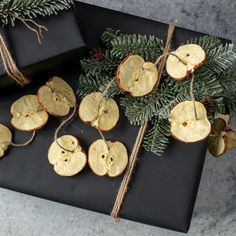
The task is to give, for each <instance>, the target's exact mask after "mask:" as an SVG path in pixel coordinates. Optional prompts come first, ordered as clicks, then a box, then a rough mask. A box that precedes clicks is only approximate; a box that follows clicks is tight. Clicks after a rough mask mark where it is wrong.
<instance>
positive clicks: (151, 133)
mask: <svg viewBox="0 0 236 236" xmlns="http://www.w3.org/2000/svg"><path fill="white" fill-rule="evenodd" d="M170 135H171V134H170V124H169V123H168V121H167V120H166V119H159V118H155V119H153V121H152V122H151V128H150V129H149V130H148V132H147V134H146V136H145V137H144V140H143V147H144V148H145V149H146V151H149V152H152V153H154V154H156V155H158V156H161V155H162V154H163V150H165V149H166V148H167V146H168V144H169V142H170Z"/></svg>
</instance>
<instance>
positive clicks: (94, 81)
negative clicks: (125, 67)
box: [77, 75, 121, 97]
mask: <svg viewBox="0 0 236 236" xmlns="http://www.w3.org/2000/svg"><path fill="white" fill-rule="evenodd" d="M111 81H112V82H111ZM110 82H111V84H110V88H109V89H108V90H107V92H106V94H105V96H106V97H114V96H115V95H118V94H120V93H121V91H120V90H119V88H118V86H117V84H116V82H115V80H114V78H112V77H109V76H104V75H102V76H100V75H94V76H92V75H81V76H80V78H79V81H78V84H77V95H78V96H80V97H84V96H86V95H88V94H90V93H92V92H101V93H103V92H104V91H105V89H106V87H107V86H108V84H109V83H110Z"/></svg>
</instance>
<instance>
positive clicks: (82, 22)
mask: <svg viewBox="0 0 236 236" xmlns="http://www.w3.org/2000/svg"><path fill="white" fill-rule="evenodd" d="M77 9H78V20H79V26H80V29H81V33H82V36H83V38H84V39H85V43H86V44H87V45H88V46H89V47H97V46H99V44H100V35H101V33H102V32H103V31H104V30H105V28H107V27H112V28H115V29H120V30H122V31H123V32H128V33H141V34H154V35H157V36H158V37H160V38H163V39H165V38H166V34H167V25H166V24H162V23H158V22H155V21H151V20H146V19H143V18H139V17H135V16H130V15H127V14H123V13H119V12H115V11H111V10H106V9H103V8H99V7H96V6H91V5H88V4H84V3H79V2H78V3H77ZM200 35H201V34H200V33H197V32H193V31H189V30H186V29H182V28H176V31H175V34H174V37H173V47H175V46H177V45H178V44H180V43H181V42H184V41H185V40H187V39H189V38H193V37H198V36H200ZM79 73H80V72H79V69H78V68H76V67H71V68H64V69H62V70H60V71H59V70H58V71H57V75H59V76H61V77H62V78H64V79H65V80H67V81H68V82H69V83H71V85H72V86H74V87H75V85H76V80H77V79H78V77H79ZM38 83H39V84H40V83H41V82H40V81H38ZM37 88H38V84H33V85H31V86H29V87H27V88H25V89H24V90H22V89H21V90H18V92H16V93H14V94H13V93H11V94H8V95H7V96H1V97H0V114H1V117H0V122H2V123H5V124H7V125H8V126H9V127H10V119H11V116H10V114H9V109H10V105H11V104H12V102H13V101H14V100H16V99H17V98H19V97H20V96H22V95H24V94H33V93H36V91H37ZM120 111H121V118H120V120H119V123H118V125H117V127H116V128H115V129H114V130H113V131H111V132H109V133H106V134H105V137H106V138H107V139H112V140H119V141H122V142H123V143H124V144H126V146H127V148H128V150H129V152H130V151H131V149H132V146H133V144H134V141H135V138H136V135H137V132H138V127H135V126H131V125H130V124H129V122H128V121H127V119H126V118H125V116H124V110H123V109H122V108H120ZM59 123H60V119H58V118H53V117H50V119H49V122H48V124H47V125H46V126H45V127H44V128H43V129H42V130H40V131H39V132H38V134H37V137H36V139H35V141H34V143H33V144H32V145H30V146H29V147H26V148H18V149H11V150H10V151H9V154H8V155H7V156H6V157H4V158H2V159H1V160H0V186H1V187H3V188H8V189H11V190H15V191H19V192H23V193H26V194H30V195H33V196H37V197H40V198H45V199H48V200H52V201H57V202H60V203H65V204H69V205H72V206H76V207H79V208H84V209H88V210H91V211H96V212H100V213H104V214H110V212H111V210H112V207H113V204H114V201H115V197H116V194H117V192H118V189H119V186H120V182H121V180H122V176H120V177H118V178H108V177H98V176H95V175H94V174H93V173H92V171H91V170H90V169H89V167H88V166H87V167H86V168H85V169H84V170H83V171H82V172H81V173H80V174H79V175H77V176H74V177H70V178H66V177H60V176H58V175H56V174H55V173H54V171H53V167H52V166H51V165H50V164H49V162H48V160H47V151H48V148H49V146H50V144H51V142H52V140H53V135H54V131H55V128H56V127H57V126H58V125H59ZM12 131H13V130H12ZM13 133H14V134H15V137H16V141H17V140H18V141H19V140H21V141H22V140H23V139H27V137H28V136H29V134H24V133H21V132H15V131H13ZM61 134H72V135H75V136H77V137H78V138H79V139H80V141H81V144H82V146H83V147H84V148H85V150H88V147H89V145H90V144H91V143H92V142H93V141H94V140H96V139H98V138H100V136H99V134H98V132H97V131H96V130H95V129H94V128H92V127H90V126H88V125H86V124H84V123H82V122H81V121H80V120H79V118H78V117H75V118H74V120H73V123H71V124H70V125H67V127H66V128H65V129H64V131H63V132H61ZM205 153H206V143H205V142H204V141H203V142H198V143H195V144H184V143H180V142H178V141H175V140H171V143H170V145H169V147H168V149H167V150H166V152H165V154H164V155H163V156H162V157H161V158H160V157H157V156H155V155H153V154H151V153H149V152H146V151H144V150H143V149H142V150H141V151H140V153H139V160H138V162H137V165H136V168H135V172H134V173H133V176H132V181H131V184H130V187H129V190H128V192H127V195H126V198H125V202H124V204H123V207H122V209H121V212H120V216H121V218H125V219H129V220H133V221H137V222H141V223H145V224H149V225H154V226H160V227H164V228H168V229H172V230H177V231H181V232H187V231H188V228H189V225H190V221H191V217H192V212H193V207H194V203H195V199H196V195H197V191H198V186H199V181H200V177H201V173H202V168H203V164H204V159H205Z"/></svg>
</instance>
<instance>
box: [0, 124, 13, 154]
mask: <svg viewBox="0 0 236 236" xmlns="http://www.w3.org/2000/svg"><path fill="white" fill-rule="evenodd" d="M11 141H12V134H11V131H10V130H9V129H8V127H7V126H5V125H3V124H1V123H0V158H1V157H3V156H4V154H5V151H6V150H7V148H8V146H9V145H10V144H11Z"/></svg>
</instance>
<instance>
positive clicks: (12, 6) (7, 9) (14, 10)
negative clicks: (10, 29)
mask: <svg viewBox="0 0 236 236" xmlns="http://www.w3.org/2000/svg"><path fill="white" fill-rule="evenodd" d="M72 2H73V1H72V0H14V1H12V0H3V1H1V2H0V18H1V22H2V25H3V26H4V25H8V24H10V25H11V26H14V25H15V20H16V19H17V18H16V17H22V18H29V19H32V18H36V17H37V16H49V15H56V14H58V12H59V11H62V10H66V9H69V8H70V6H71V4H72Z"/></svg>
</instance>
